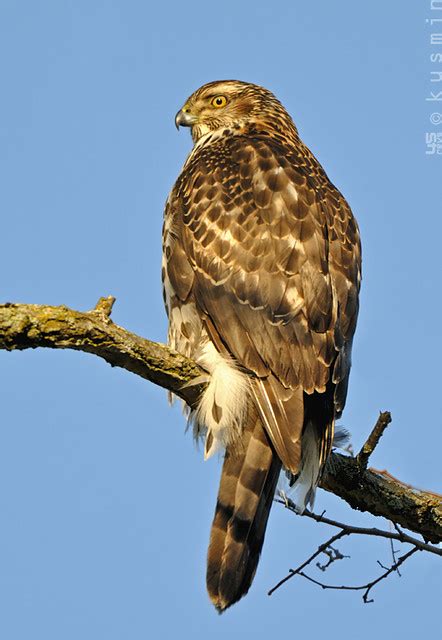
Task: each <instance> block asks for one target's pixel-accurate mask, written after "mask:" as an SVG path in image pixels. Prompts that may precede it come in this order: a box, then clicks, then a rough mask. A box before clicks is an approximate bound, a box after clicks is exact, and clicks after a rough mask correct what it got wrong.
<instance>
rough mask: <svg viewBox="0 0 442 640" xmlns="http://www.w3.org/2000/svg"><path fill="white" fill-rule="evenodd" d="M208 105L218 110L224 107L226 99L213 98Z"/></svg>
mask: <svg viewBox="0 0 442 640" xmlns="http://www.w3.org/2000/svg"><path fill="white" fill-rule="evenodd" d="M210 104H211V105H212V107H215V109H219V108H220V107H225V106H226V104H227V98H226V96H215V97H214V98H212V100H211V101H210Z"/></svg>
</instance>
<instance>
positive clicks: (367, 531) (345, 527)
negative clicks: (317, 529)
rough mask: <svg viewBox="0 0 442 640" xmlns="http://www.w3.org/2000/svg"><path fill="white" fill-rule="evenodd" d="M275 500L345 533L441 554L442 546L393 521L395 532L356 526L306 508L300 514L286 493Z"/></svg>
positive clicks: (303, 515)
mask: <svg viewBox="0 0 442 640" xmlns="http://www.w3.org/2000/svg"><path fill="white" fill-rule="evenodd" d="M275 502H278V503H279V504H282V505H284V507H285V508H286V509H288V510H289V511H292V512H293V513H296V515H302V517H305V518H310V519H311V520H315V521H316V522H322V523H323V524H328V525H330V526H332V527H337V528H339V529H342V531H344V532H345V533H346V535H350V534H353V535H362V536H373V537H375V538H387V539H388V540H397V541H398V542H406V543H407V544H411V545H413V546H415V547H417V548H418V549H419V550H420V551H428V552H429V553H433V554H434V555H437V556H442V548H441V547H436V546H435V545H432V544H428V543H427V542H422V540H418V538H414V537H413V536H410V535H408V534H407V533H404V531H402V529H400V527H399V526H398V525H397V524H396V523H395V522H394V523H393V526H394V527H395V529H396V533H393V531H386V530H385V529H378V528H377V527H357V526H355V525H352V524H346V523H345V522H338V520H331V519H330V518H326V517H325V515H324V513H321V514H320V515H318V514H317V513H313V512H312V511H309V510H308V509H306V510H305V511H304V512H303V513H302V514H300V513H299V510H298V508H297V507H296V505H295V503H294V502H293V501H292V500H290V498H288V497H287V496H286V495H284V498H281V499H280V498H277V499H276V500H275Z"/></svg>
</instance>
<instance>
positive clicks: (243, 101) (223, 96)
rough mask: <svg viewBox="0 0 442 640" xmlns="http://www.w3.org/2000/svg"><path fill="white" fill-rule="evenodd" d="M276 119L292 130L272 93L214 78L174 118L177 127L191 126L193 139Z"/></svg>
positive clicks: (260, 88)
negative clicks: (226, 129)
mask: <svg viewBox="0 0 442 640" xmlns="http://www.w3.org/2000/svg"><path fill="white" fill-rule="evenodd" d="M278 122H281V124H282V125H283V128H285V129H286V130H287V128H294V129H295V127H294V124H293V121H292V119H291V118H290V116H289V115H288V113H287V111H286V110H285V109H284V107H283V106H282V104H281V103H280V102H279V100H277V99H276V98H275V96H274V95H273V93H271V92H270V91H268V90H267V89H264V88H263V87H260V86H258V85H256V84H250V83H248V82H241V81H240V80H217V81H215V82H209V83H208V84H205V85H203V86H202V87H200V88H199V89H197V91H195V92H194V93H192V95H191V96H190V98H188V99H187V100H186V102H185V104H184V105H183V107H182V108H181V109H180V110H179V111H178V113H177V114H176V117H175V124H176V126H177V128H179V127H180V126H184V127H191V130H192V138H193V140H194V142H196V141H197V140H198V139H199V138H201V136H203V135H205V134H206V133H209V132H211V131H217V130H218V129H225V128H231V129H237V130H241V129H243V128H244V127H245V126H248V125H251V124H255V125H261V126H264V127H265V126H266V125H267V126H270V127H272V128H275V127H277V126H278ZM295 131H296V129H295Z"/></svg>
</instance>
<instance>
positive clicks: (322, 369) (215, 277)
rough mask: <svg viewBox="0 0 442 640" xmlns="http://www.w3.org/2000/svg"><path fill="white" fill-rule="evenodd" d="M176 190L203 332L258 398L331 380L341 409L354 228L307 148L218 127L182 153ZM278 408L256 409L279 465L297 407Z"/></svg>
mask: <svg viewBox="0 0 442 640" xmlns="http://www.w3.org/2000/svg"><path fill="white" fill-rule="evenodd" d="M176 198H177V200H178V201H179V207H180V209H181V213H182V220H183V230H182V242H183V248H184V251H185V253H186V255H187V258H188V260H189V262H190V264H191V266H192V269H193V271H194V274H195V276H194V281H193V289H192V291H193V296H194V299H195V301H196V304H197V306H198V308H199V309H200V311H201V312H202V313H203V314H205V315H206V316H207V317H208V318H209V319H210V323H209V324H210V330H211V334H212V339H213V340H214V341H215V342H221V343H222V344H223V345H224V347H225V349H226V350H227V351H228V352H229V353H231V354H232V355H233V356H234V357H235V358H236V359H237V361H238V362H239V363H240V364H241V365H243V366H244V367H245V368H246V369H248V370H250V371H252V372H254V373H255V374H256V376H258V378H260V380H261V381H262V383H260V385H259V386H261V387H263V389H261V390H260V389H258V390H256V387H257V385H255V395H256V397H257V401H258V402H257V404H258V406H259V405H260V404H261V405H262V407H265V405H269V404H270V405H271V404H272V403H271V401H269V398H268V397H267V399H266V395H267V396H268V395H269V394H272V393H273V390H274V388H275V386H278V385H279V388H280V389H284V390H285V395H286V398H285V402H286V407H287V408H289V407H290V406H291V404H292V402H291V395H290V390H293V393H294V394H295V395H296V394H297V393H299V391H304V392H306V393H307V394H312V393H314V392H319V393H324V392H325V391H326V388H327V383H328V382H329V380H332V381H333V383H334V385H336V389H339V393H338V394H337V398H336V399H337V405H338V406H337V409H338V412H339V411H341V410H342V407H343V402H344V401H345V391H346V380H347V378H348V371H349V366H350V355H349V354H350V350H351V340H352V336H353V332H354V326H355V322H356V316H357V309H358V307H357V291H358V288H359V268H360V262H359V237H358V231H357V226H356V223H355V221H354V219H353V216H352V215H351V211H350V209H349V208H348V205H347V204H346V203H345V200H344V199H343V198H342V196H341V195H340V194H339V192H338V191H337V190H335V189H334V187H333V186H332V185H331V184H330V183H329V181H328V179H327V177H326V175H325V174H324V172H323V170H322V169H321V167H320V165H319V164H318V163H317V161H316V160H315V159H314V157H313V156H312V155H311V154H310V152H309V151H308V150H307V149H306V148H305V147H304V146H303V145H302V143H299V147H297V148H292V147H291V146H284V143H283V142H282V141H275V140H274V139H271V138H270V137H266V136H264V135H261V136H259V135H257V136H256V137H254V138H250V137H247V138H246V137H242V136H238V135H236V136H223V137H222V138H221V139H220V140H219V141H218V142H217V143H214V142H212V143H211V144H210V145H208V146H207V147H203V148H202V149H201V151H200V152H199V153H198V152H197V153H195V154H194V156H193V158H192V159H191V160H190V162H189V163H188V165H187V167H186V169H185V170H184V172H183V174H182V175H181V178H180V180H179V182H178V184H177V188H176ZM331 373H332V375H331ZM301 395H302V394H301ZM283 396H284V394H282V396H281V394H280V397H282V402H284V397H283ZM301 401H302V398H301ZM299 402H300V398H299V396H297V397H296V398H295V402H294V405H295V406H296V407H298V408H299ZM271 408H273V410H274V406H273V407H271ZM282 409H284V407H282ZM284 412H285V411H281V416H282V418H281V416H277V419H276V420H274V421H273V423H272V425H270V426H269V420H270V414H271V413H272V411H271V410H270V411H269V412H268V415H267V416H266V415H265V414H264V416H263V417H264V418H265V422H266V428H267V429H268V430H269V435H270V437H271V439H272V442H273V444H274V446H275V448H276V450H277V452H278V455H279V456H280V458H281V459H282V462H283V464H284V466H286V467H287V468H290V469H292V470H293V471H296V468H297V465H298V462H299V460H298V459H297V460H294V459H293V457H292V456H295V457H296V458H298V457H299V456H298V453H299V439H300V433H301V430H302V417H301V418H299V417H298V420H297V421H296V420H295V422H293V419H294V418H293V416H292V415H290V411H288V412H285V413H286V417H285V418H284ZM292 413H293V414H295V413H297V414H298V416H299V415H301V416H302V412H301V414H299V411H296V412H292ZM281 443H282V444H281ZM296 452H298V453H296Z"/></svg>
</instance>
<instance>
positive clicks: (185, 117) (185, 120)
mask: <svg viewBox="0 0 442 640" xmlns="http://www.w3.org/2000/svg"><path fill="white" fill-rule="evenodd" d="M195 122H196V118H195V116H193V115H192V114H190V113H189V112H187V113H186V112H185V111H183V110H182V109H180V110H179V111H178V113H177V114H176V116H175V126H176V128H177V129H179V128H180V127H191V126H192V125H193V124H194V123H195Z"/></svg>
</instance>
